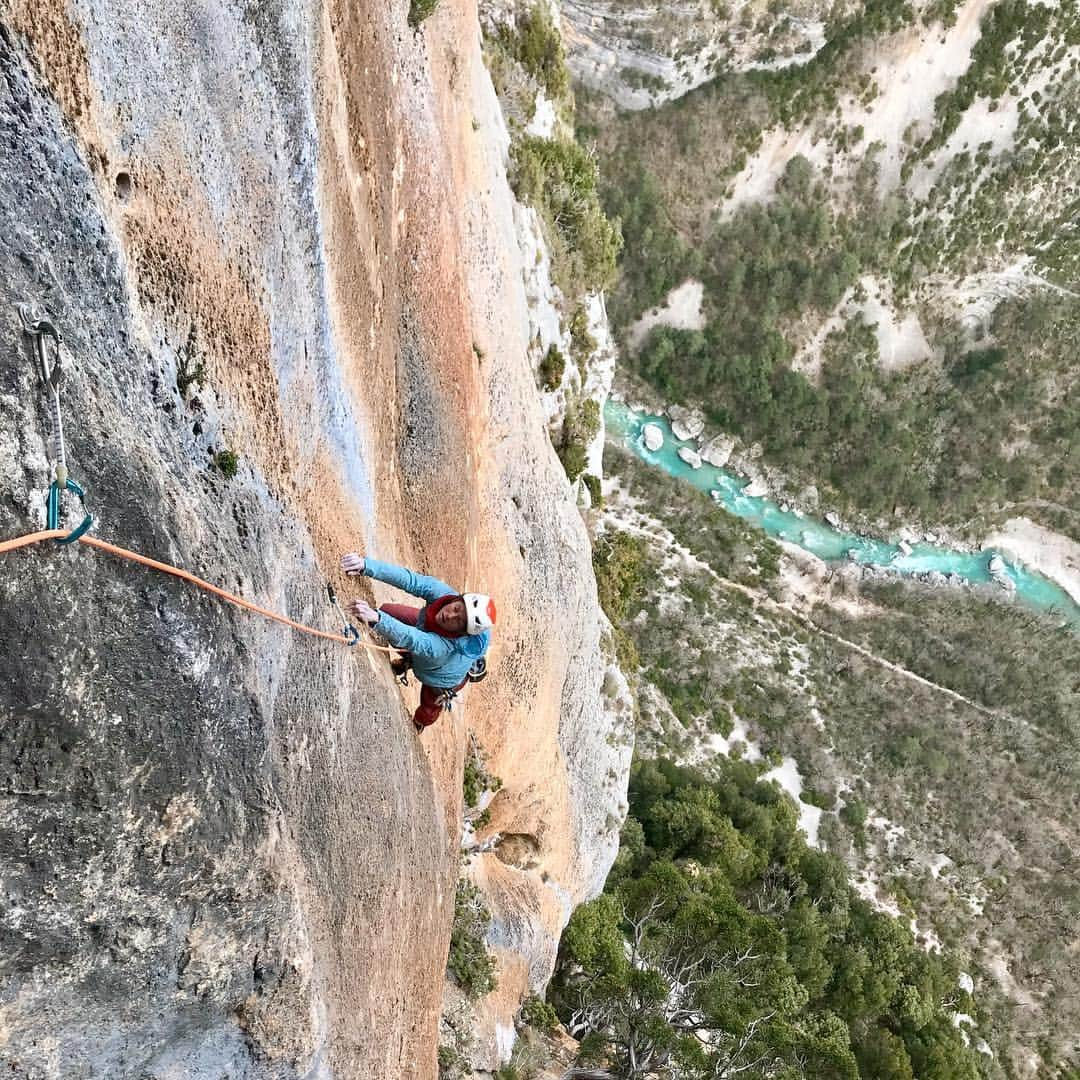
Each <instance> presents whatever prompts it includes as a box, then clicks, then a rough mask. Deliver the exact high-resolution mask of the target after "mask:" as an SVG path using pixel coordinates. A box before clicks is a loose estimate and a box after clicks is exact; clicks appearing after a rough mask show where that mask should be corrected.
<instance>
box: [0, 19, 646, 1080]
mask: <svg viewBox="0 0 1080 1080" xmlns="http://www.w3.org/2000/svg"><path fill="white" fill-rule="evenodd" d="M444 9H445V10H442V11H440V13H439V14H438V15H437V16H435V17H434V18H433V19H431V20H429V22H428V23H426V24H425V29H424V31H423V32H422V33H418V34H414V33H413V32H412V31H411V30H410V29H409V28H408V25H407V21H406V16H407V4H406V3H403V2H399V0H395V2H392V3H389V2H387V3H377V4H370V3H363V4H360V3H345V2H336V0H327V2H326V3H325V4H323V5H317V4H312V3H310V2H308V0H283V2H282V3H280V4H275V5H273V6H267V5H256V6H251V7H248V8H241V7H237V6H236V5H227V4H224V3H215V2H211V3H199V4H194V3H191V2H189V0H158V2H155V3H151V4H147V5H144V6H142V7H140V8H139V10H138V11H137V12H132V10H131V9H130V7H129V6H125V5H120V4H117V3H114V2H111V0H88V2H86V3H83V4H80V5H79V7H78V8H77V9H69V8H67V7H66V6H64V5H63V4H62V3H60V2H59V0H56V2H50V3H46V4H39V3H34V4H31V3H24V2H23V0H4V2H3V3H2V4H0V21H2V28H0V64H2V66H3V74H4V80H3V84H2V85H0V129H2V131H3V139H2V140H0V186H2V188H3V198H2V200H0V229H2V235H3V237H4V244H3V245H0V262H2V265H3V270H2V273H0V282H2V285H0V292H2V296H0V301H2V304H0V328H2V334H3V337H2V341H3V348H2V351H0V432H2V434H3V438H2V439H0V535H3V536H4V537H9V536H13V535H16V534H19V533H21V532H26V531H30V530H31V529H32V528H39V527H41V520H42V494H43V490H44V488H45V486H46V484H47V481H48V468H47V462H46V457H45V450H44V446H45V442H44V440H45V431H44V425H43V414H42V409H41V402H40V396H39V394H38V390H37V387H36V385H35V383H34V381H33V373H32V370H31V367H30V364H29V361H28V358H27V356H26V355H25V353H24V351H23V350H24V343H23V341H22V339H21V335H20V332H19V329H18V321H17V318H16V316H15V313H14V308H13V304H14V303H15V302H17V301H21V300H30V301H35V302H37V303H39V304H41V305H43V306H45V307H47V308H48V309H49V310H50V311H51V312H52V314H53V315H54V316H55V317H56V319H57V321H58V322H59V324H60V326H61V329H62V330H63V331H64V332H65V334H66V348H67V352H66V354H65V359H66V361H67V362H68V365H69V369H70V374H69V379H68V383H67V385H66V387H65V415H66V416H67V417H68V431H69V444H70V445H69V452H70V457H71V471H72V474H73V475H74V476H75V477H76V478H77V479H79V480H80V481H81V482H83V483H84V484H85V485H86V486H87V488H88V492H89V500H90V502H91V504H92V506H93V509H94V510H95V511H96V513H97V514H98V516H99V526H98V530H99V533H100V534H101V535H102V536H103V537H106V538H108V539H110V540H114V541H116V542H118V543H121V544H123V545H125V546H129V547H132V548H134V549H136V550H139V551H143V552H145V553H147V554H149V555H152V556H156V557H159V558H163V559H166V560H168V561H170V562H174V563H178V564H181V565H184V566H187V567H189V568H192V569H194V570H195V571H196V572H198V573H200V574H201V575H202V576H204V577H207V578H209V579H211V580H213V581H215V582H219V583H221V584H222V585H224V586H225V587H227V588H231V589H233V590H235V591H239V592H241V593H243V594H244V595H245V596H249V597H251V598H252V599H255V600H258V601H260V602H262V603H265V604H267V605H268V606H271V607H273V608H275V609H278V610H281V611H285V612H288V613H289V614H290V615H292V616H293V617H295V618H298V619H301V620H302V621H304V622H308V623H314V624H316V625H320V626H322V627H324V628H326V629H334V627H335V623H336V617H335V615H334V613H333V611H332V609H330V608H329V607H328V605H327V603H326V600H325V592H324V585H325V582H326V581H327V580H333V581H335V582H336V583H337V584H338V586H339V589H340V591H341V592H342V593H343V595H349V594H356V593H357V592H359V591H361V590H360V587H358V586H356V585H355V583H349V582H344V581H341V580H339V575H338V573H337V569H336V563H337V557H338V555H339V554H340V553H341V552H342V551H345V550H351V549H357V548H359V549H361V550H365V551H369V552H372V553H374V554H376V555H379V556H381V557H386V558H393V559H396V560H399V561H401V562H404V563H407V564H411V565H414V566H417V567H418V568H420V569H422V570H425V571H427V572H430V573H434V574H437V575H439V576H440V577H444V578H446V579H448V580H450V581H451V582H454V583H455V584H458V585H460V586H461V587H462V588H471V589H485V590H488V591H490V592H492V593H493V594H495V595H496V596H497V598H498V601H499V609H500V622H499V628H498V634H497V637H496V643H495V646H494V648H493V653H492V662H493V674H492V675H491V676H490V677H489V678H488V680H487V681H486V682H485V683H484V684H483V685H482V687H480V688H478V689H477V690H471V691H469V692H468V693H467V694H466V696H465V698H464V701H463V702H462V704H461V705H459V707H458V708H456V709H455V710H454V712H453V713H452V714H451V715H450V716H449V717H447V718H445V719H444V721H443V722H441V723H440V724H439V725H438V726H437V727H436V728H435V729H433V730H431V731H430V732H428V733H427V734H426V735H425V736H424V738H423V740H422V741H419V742H418V741H417V740H416V738H415V736H414V735H413V732H412V729H411V724H410V722H409V720H408V712H409V710H410V709H411V707H412V705H413V704H414V699H413V697H412V696H411V695H413V694H414V693H415V689H413V690H409V691H405V692H404V693H402V692H401V691H400V690H399V689H398V688H397V687H396V685H395V684H394V683H393V682H392V680H391V679H390V677H389V674H388V672H387V671H386V669H385V667H384V662H383V660H382V658H381V657H380V656H379V655H378V654H368V653H362V652H359V651H358V650H350V651H346V650H345V649H344V648H343V647H340V646H336V645H332V644H329V643H325V642H318V641H316V640H314V639H308V638H301V637H298V636H296V635H294V634H293V633H291V632H290V631H288V630H286V629H284V628H282V627H279V626H276V625H274V624H269V623H265V622H263V621H260V620H259V619H257V618H255V617H253V616H249V615H247V614H245V613H243V612H239V611H236V610H233V609H230V608H228V607H224V606H222V605H221V604H219V603H217V602H216V601H213V600H211V599H209V598H207V597H206V596H204V595H202V594H200V593H197V592H195V591H193V590H191V589H188V588H186V587H183V586H180V585H179V584H177V583H175V582H172V581H171V580H169V579H166V578H162V577H159V576H154V575H151V574H150V573H149V572H147V571H144V570H143V569H141V568H138V567H135V566H131V565H126V564H122V563H117V562H115V561H112V560H110V559H108V558H107V557H105V556H103V555H99V554H97V553H91V552H89V551H87V550H76V551H68V550H65V551H59V550H58V549H49V550H44V549H43V550H40V551H33V552H25V551H24V552H19V553H15V554H12V555H7V556H3V560H4V562H3V564H2V566H0V596H2V602H0V626H2V637H3V640H4V642H5V643H6V644H7V646H8V647H7V648H6V649H5V650H3V655H2V656H0V686H2V687H3V690H2V691H0V709H2V719H3V723H2V727H0V795H2V796H3V811H2V816H0V829H2V832H0V860H2V862H3V880H4V889H5V897H4V901H5V902H4V904H3V905H2V907H0V942H2V950H0V955H2V956H3V960H2V961H0V964H2V967H3V981H2V985H3V987H4V990H3V998H2V999H0V1033H2V1034H0V1061H3V1063H4V1064H5V1065H6V1066H8V1067H9V1068H10V1069H11V1070H12V1071H13V1074H14V1075H28V1076H29V1075H34V1076H57V1077H59V1076H63V1077H83V1076H86V1077H90V1076H111V1077H124V1076H139V1077H144V1076H172V1075H184V1076H192V1077H202V1076H205V1077H218V1076H221V1075H223V1073H226V1072H227V1073H228V1074H229V1075H232V1076H243V1077H290V1076H300V1075H304V1076H307V1075H314V1076H335V1077H346V1076H355V1077H387V1078H390V1077H412V1076H416V1077H431V1076H434V1075H435V1041H436V1026H437V1017H438V1010H439V1004H440V999H441V993H442V973H443V965H444V962H445V956H446V948H447V942H448V937H449V926H450V919H451V915H452V909H453V885H454V879H455V877H456V874H457V848H458V844H459V827H460V818H459V811H460V769H461V762H462V757H463V751H464V745H465V741H466V735H467V732H468V731H469V730H473V731H475V732H476V733H477V734H478V736H479V738H480V741H481V743H482V744H484V745H485V746H486V747H487V748H488V751H489V755H490V757H491V762H492V766H493V768H494V771H496V772H498V773H499V774H500V775H501V776H502V778H503V780H504V785H505V786H504V790H503V792H501V793H500V795H499V798H498V800H497V802H496V804H495V806H494V807H493V821H492V826H491V827H492V829H493V830H496V831H498V832H500V833H501V834H503V835H504V836H510V835H513V836H514V837H517V838H518V839H517V840H515V841H513V842H508V843H507V844H506V845H504V847H503V848H500V849H499V852H500V853H501V854H502V855H503V856H504V859H505V860H506V861H503V860H502V859H500V858H499V857H498V853H496V854H491V855H488V856H484V862H483V865H482V866H480V867H478V868H477V873H478V876H479V877H481V878H482V879H483V880H484V882H485V884H486V885H487V887H488V889H489V891H490V893H491V896H492V898H493V906H494V907H495V910H496V914H497V916H498V921H497V928H496V936H497V945H498V946H499V949H498V955H499V958H500V965H501V972H500V974H501V989H500V994H499V996H498V997H497V998H495V999H493V1000H492V1002H491V1003H490V1006H489V1014H488V1016H487V1018H486V1021H485V1022H486V1023H487V1024H488V1025H489V1027H488V1030H489V1031H490V1032H491V1033H492V1035H493V1034H494V1032H495V1030H496V1027H497V1026H499V1025H501V1028H502V1030H506V1026H507V1025H508V1024H509V1023H510V1019H511V1017H512V1013H513V1010H514V1008H516V1005H517V1001H516V1000H515V995H516V994H519V993H521V992H524V990H525V988H526V985H533V986H539V985H540V984H542V982H543V981H544V979H546V977H547V973H549V972H550V967H551V963H552V962H553V959H554V949H555V946H556V943H557V938H558V933H559V931H560V929H561V927H562V925H563V922H564V920H565V918H566V917H567V915H568V913H569V909H570V906H571V905H572V904H574V903H577V902H579V901H580V900H582V899H584V898H585V897H587V896H589V895H591V894H593V893H595V892H596V891H597V890H598V889H599V887H600V886H601V884H602V882H603V878H604V875H605V874H606V870H607V867H608V865H609V864H610V861H611V859H612V858H613V856H614V852H615V845H616V843H617V831H618V825H619V821H620V819H621V815H622V813H623V812H624V810H625V803H624V796H625V784H626V766H627V758H628V754H629V734H628V732H627V731H626V726H627V724H628V721H629V707H628V702H627V700H626V694H625V684H622V683H621V682H620V676H619V675H618V673H617V670H616V669H613V668H612V666H611V665H610V663H609V662H608V660H607V659H606V658H605V656H606V654H605V648H604V645H603V641H602V639H603V636H604V633H605V628H604V623H603V618H602V615H601V614H600V612H599V609H598V607H597V603H596V595H595V584H594V583H593V580H592V574H591V564H590V557H589V546H588V541H587V536H586V532H585V527H584V524H583V522H582V520H581V517H580V515H579V513H578V511H577V509H576V507H575V505H574V498H573V494H572V492H571V491H570V489H569V486H568V485H567V483H566V481H565V477H564V476H563V474H562V472H561V469H560V467H559V464H558V461H557V459H556V458H555V455H554V453H553V451H552V450H551V447H550V445H549V443H548V440H547V436H546V432H545V427H544V423H543V412H542V409H541V405H540V402H539V398H538V395H537V392H536V390H535V387H534V385H533V382H532V376H531V371H530V366H529V362H528V359H527V355H526V344H527V341H526V336H527V322H528V320H527V313H526V310H525V301H524V290H523V286H522V281H521V266H520V260H519V257H518V255H517V253H516V248H515V247H514V243H513V229H512V222H511V221H510V216H511V202H510V195H509V191H508V189H507V187H506V181H505V145H504V143H503V133H502V130H501V125H500V124H499V123H498V119H497V116H496V112H495V106H494V95H493V94H492V93H491V91H490V84H489V82H488V80H487V76H486V73H485V72H484V70H483V67H482V64H481V62H480V56H479V47H478V31H477V20H476V13H475V10H473V8H472V7H471V5H470V4H467V3H466V4H461V5H448V4H447V5H444ZM508 227H509V231H508ZM474 346H475V347H474ZM223 449H230V450H232V451H234V452H235V453H236V454H237V456H238V459H239V470H238V472H237V475H236V477H235V478H233V479H231V480H226V479H225V477H224V476H223V475H222V474H221V473H220V472H219V471H217V470H215V469H214V468H213V467H212V464H211V462H212V455H213V454H215V453H216V452H218V451H220V450H223ZM368 595H370V594H368ZM388 596H389V594H388V592H386V593H384V592H383V591H381V587H380V589H379V590H377V591H376V594H375V597H374V598H375V599H377V600H380V601H381V600H383V599H386V598H388ZM523 853H524V854H523Z"/></svg>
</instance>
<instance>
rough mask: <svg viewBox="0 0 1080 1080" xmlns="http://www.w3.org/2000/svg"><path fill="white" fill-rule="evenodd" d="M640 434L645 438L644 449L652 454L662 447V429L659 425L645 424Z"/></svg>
mask: <svg viewBox="0 0 1080 1080" xmlns="http://www.w3.org/2000/svg"><path fill="white" fill-rule="evenodd" d="M641 434H642V435H644V436H645V449H646V450H651V451H652V452H653V453H654V454H655V453H656V451H657V450H659V449H660V447H661V446H663V445H664V429H663V428H662V427H660V425H659V424H646V425H645V426H644V427H643V428H642V429H641Z"/></svg>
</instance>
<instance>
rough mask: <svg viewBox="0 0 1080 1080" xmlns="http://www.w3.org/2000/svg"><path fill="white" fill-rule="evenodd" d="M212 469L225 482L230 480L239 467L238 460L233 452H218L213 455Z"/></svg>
mask: <svg viewBox="0 0 1080 1080" xmlns="http://www.w3.org/2000/svg"><path fill="white" fill-rule="evenodd" d="M214 467H215V468H216V469H217V471H218V472H219V473H221V475H222V476H224V477H225V479H226V480H231V479H232V478H233V477H234V476H236V471H237V469H239V467H240V459H239V458H238V457H237V456H236V453H235V451H233V450H219V451H218V452H217V453H216V454H215V455H214Z"/></svg>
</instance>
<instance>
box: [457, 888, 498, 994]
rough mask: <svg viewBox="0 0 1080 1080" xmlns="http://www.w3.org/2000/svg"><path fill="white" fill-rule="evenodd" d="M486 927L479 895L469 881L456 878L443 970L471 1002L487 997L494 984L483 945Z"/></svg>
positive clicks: (490, 960) (487, 914) (491, 959)
mask: <svg viewBox="0 0 1080 1080" xmlns="http://www.w3.org/2000/svg"><path fill="white" fill-rule="evenodd" d="M490 926H491V912H490V911H489V910H488V907H487V904H486V903H485V902H484V897H483V894H482V893H481V892H480V890H479V889H478V888H477V887H476V886H475V885H474V884H473V883H472V882H471V881H469V880H468V879H466V878H459V879H458V883H457V892H456V894H455V897H454V924H453V927H452V929H451V931H450V954H449V958H448V959H447V962H446V970H447V973H448V974H449V975H451V976H452V977H453V979H454V981H455V982H456V983H457V984H458V986H460V987H461V989H462V990H463V991H464V992H465V995H466V996H467V997H469V998H472V999H476V998H481V997H483V996H484V995H485V994H490V993H491V991H492V990H494V989H495V987H496V985H497V983H496V979H495V958H494V957H493V956H492V955H491V953H490V952H488V950H487V947H486V946H485V944H484V938H485V937H486V936H487V932H488V929H489V928H490Z"/></svg>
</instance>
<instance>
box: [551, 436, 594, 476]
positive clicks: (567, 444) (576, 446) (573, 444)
mask: <svg viewBox="0 0 1080 1080" xmlns="http://www.w3.org/2000/svg"><path fill="white" fill-rule="evenodd" d="M555 453H556V454H558V455H559V460H560V461H561V462H562V467H563V469H564V470H565V472H566V478H567V479H568V480H569V481H570V482H571V483H573V482H574V481H575V480H576V479H577V478H578V477H579V476H580V475H581V474H582V473H583V472H584V471H585V467H586V465H588V463H589V462H588V458H587V456H586V453H585V447H584V446H583V445H582V444H581V443H579V442H577V441H576V440H570V441H566V440H564V441H562V442H560V443H559V445H558V446H556V447H555Z"/></svg>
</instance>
